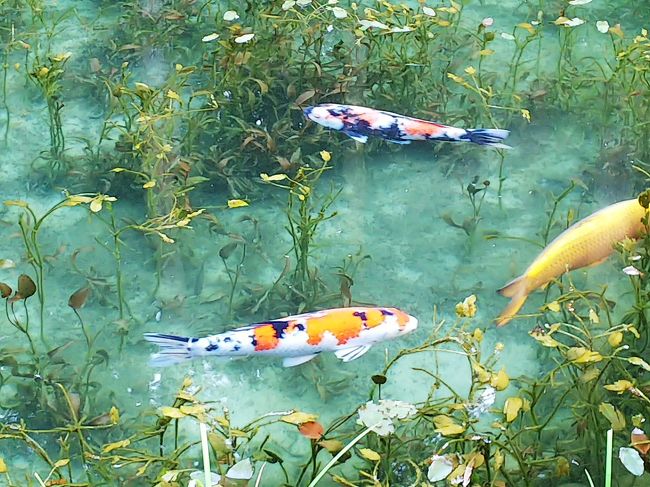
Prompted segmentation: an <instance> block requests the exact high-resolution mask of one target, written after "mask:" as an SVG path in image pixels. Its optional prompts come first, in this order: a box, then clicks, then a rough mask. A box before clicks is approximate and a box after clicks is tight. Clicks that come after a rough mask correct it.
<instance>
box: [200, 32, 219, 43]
mask: <svg viewBox="0 0 650 487" xmlns="http://www.w3.org/2000/svg"><path fill="white" fill-rule="evenodd" d="M218 38H219V34H217V33H216V32H213V33H212V34H208V35H207V36H203V37H202V38H201V40H202V41H203V42H210V41H213V40H215V39H218Z"/></svg>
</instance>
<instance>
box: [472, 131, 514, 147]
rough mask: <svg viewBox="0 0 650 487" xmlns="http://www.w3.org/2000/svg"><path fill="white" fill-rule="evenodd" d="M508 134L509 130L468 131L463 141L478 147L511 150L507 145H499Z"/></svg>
mask: <svg viewBox="0 0 650 487" xmlns="http://www.w3.org/2000/svg"><path fill="white" fill-rule="evenodd" d="M509 134H510V131H509V130H503V129H469V130H468V131H467V136H466V137H465V140H469V141H470V142H474V143H475V144H478V145H488V146H490V147H496V148H497V149H512V147H510V146H509V145H506V144H502V143H501V141H502V140H505V139H506V138H507V137H508V135H509Z"/></svg>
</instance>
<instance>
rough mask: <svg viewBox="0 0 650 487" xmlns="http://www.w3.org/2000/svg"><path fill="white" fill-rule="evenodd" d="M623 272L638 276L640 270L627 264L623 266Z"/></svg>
mask: <svg viewBox="0 0 650 487" xmlns="http://www.w3.org/2000/svg"><path fill="white" fill-rule="evenodd" d="M623 272H625V273H626V274H627V275H628V276H640V275H641V271H640V270H639V269H637V268H636V267H634V266H633V265H629V266H627V267H625V268H623Z"/></svg>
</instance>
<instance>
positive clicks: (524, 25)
mask: <svg viewBox="0 0 650 487" xmlns="http://www.w3.org/2000/svg"><path fill="white" fill-rule="evenodd" d="M517 27H520V28H522V29H524V30H527V31H528V33H530V34H534V33H535V27H533V24H530V23H528V22H522V23H521V24H517Z"/></svg>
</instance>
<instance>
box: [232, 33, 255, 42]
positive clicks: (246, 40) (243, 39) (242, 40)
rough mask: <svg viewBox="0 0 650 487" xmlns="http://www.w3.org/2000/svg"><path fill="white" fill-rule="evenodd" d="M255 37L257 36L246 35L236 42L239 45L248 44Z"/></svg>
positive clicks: (238, 38)
mask: <svg viewBox="0 0 650 487" xmlns="http://www.w3.org/2000/svg"><path fill="white" fill-rule="evenodd" d="M253 37H255V34H244V35H243V36H239V37H235V42H236V43H237V44H246V43H247V42H248V41H250V40H251V39H252V38H253Z"/></svg>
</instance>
